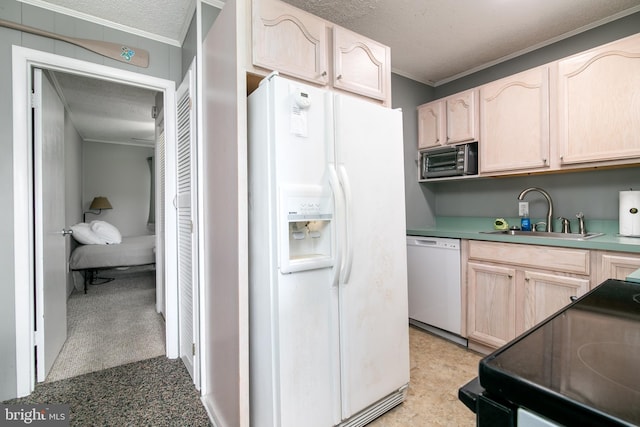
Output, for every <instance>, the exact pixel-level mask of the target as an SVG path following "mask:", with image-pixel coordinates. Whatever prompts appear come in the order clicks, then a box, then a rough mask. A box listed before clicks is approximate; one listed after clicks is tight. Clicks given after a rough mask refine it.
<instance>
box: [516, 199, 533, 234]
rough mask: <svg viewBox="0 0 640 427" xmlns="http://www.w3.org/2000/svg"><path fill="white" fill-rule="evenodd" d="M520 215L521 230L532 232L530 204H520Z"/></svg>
mask: <svg viewBox="0 0 640 427" xmlns="http://www.w3.org/2000/svg"><path fill="white" fill-rule="evenodd" d="M518 214H519V215H520V230H522V231H531V219H530V218H529V202H518Z"/></svg>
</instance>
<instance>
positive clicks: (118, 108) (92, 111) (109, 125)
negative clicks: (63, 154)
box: [54, 72, 156, 146]
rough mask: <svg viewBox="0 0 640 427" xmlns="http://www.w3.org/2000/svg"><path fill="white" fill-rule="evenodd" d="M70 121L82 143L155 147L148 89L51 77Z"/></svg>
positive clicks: (152, 101) (151, 94) (152, 100)
mask: <svg viewBox="0 0 640 427" xmlns="http://www.w3.org/2000/svg"><path fill="white" fill-rule="evenodd" d="M54 80H55V84H56V87H57V88H58V89H59V92H60V93H61V98H62V101H63V103H64V104H65V106H66V107H67V111H68V112H69V118H70V119H71V122H72V123H73V125H74V127H75V128H76V130H77V131H78V133H79V134H80V136H81V137H82V139H83V140H85V141H94V142H108V143H121V144H133V145H149V146H153V145H154V144H155V120H154V119H153V118H152V117H151V107H152V106H153V105H155V95H156V93H155V92H153V91H150V90H148V89H142V88H139V87H135V86H127V85H123V84H118V83H113V82H109V81H106V80H97V79H93V78H88V77H81V76H76V75H71V74H65V73H59V72H56V73H54Z"/></svg>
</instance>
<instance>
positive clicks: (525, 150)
mask: <svg viewBox="0 0 640 427" xmlns="http://www.w3.org/2000/svg"><path fill="white" fill-rule="evenodd" d="M480 140H481V141H482V143H481V144H480V172H481V173H486V172H505V171H519V170H523V169H526V170H531V169H542V168H546V167H548V163H549V68H548V67H540V68H534V69H532V70H529V71H525V72H523V73H520V74H516V75H514V76H510V77H507V78H504V79H502V80H498V81H495V82H492V83H489V84H486V85H484V86H482V87H481V88H480Z"/></svg>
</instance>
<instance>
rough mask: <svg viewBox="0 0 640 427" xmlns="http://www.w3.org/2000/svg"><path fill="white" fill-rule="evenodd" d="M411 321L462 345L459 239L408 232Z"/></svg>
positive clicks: (465, 343) (464, 342)
mask: <svg viewBox="0 0 640 427" xmlns="http://www.w3.org/2000/svg"><path fill="white" fill-rule="evenodd" d="M407 269H408V271H407V272H408V280H409V282H408V285H409V322H410V323H411V324H413V325H415V326H417V327H420V328H423V329H426V330H429V331H431V332H433V333H435V334H437V335H440V336H442V337H444V338H447V339H449V340H452V341H454V342H457V343H459V344H462V345H467V340H466V339H464V338H462V337H461V336H460V334H461V333H462V329H461V318H462V299H461V294H460V292H461V283H460V239H447V238H434V237H420V236H407Z"/></svg>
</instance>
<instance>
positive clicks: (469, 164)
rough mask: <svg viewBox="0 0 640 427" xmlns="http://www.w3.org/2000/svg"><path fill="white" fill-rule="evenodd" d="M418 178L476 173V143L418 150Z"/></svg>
mask: <svg viewBox="0 0 640 427" xmlns="http://www.w3.org/2000/svg"><path fill="white" fill-rule="evenodd" d="M419 166H420V179H428V178H442V177H446V176H462V175H477V174H478V143H477V142H472V143H468V144H460V145H455V146H452V147H442V148H434V149H432V150H427V151H422V152H420V163H419Z"/></svg>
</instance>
